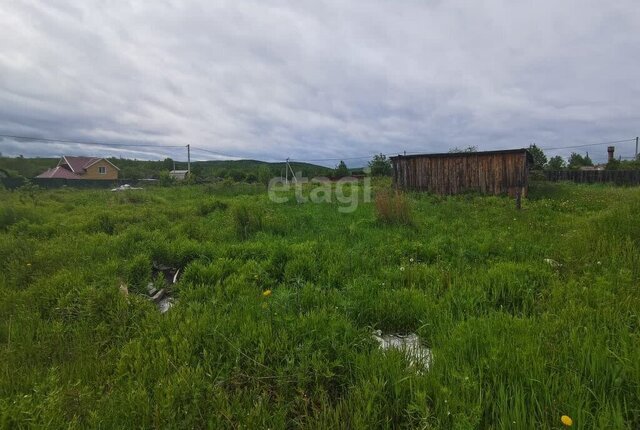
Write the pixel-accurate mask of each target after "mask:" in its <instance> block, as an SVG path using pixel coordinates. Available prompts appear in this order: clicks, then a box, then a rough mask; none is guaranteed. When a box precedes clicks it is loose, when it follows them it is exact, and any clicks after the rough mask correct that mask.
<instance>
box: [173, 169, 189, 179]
mask: <svg viewBox="0 0 640 430" xmlns="http://www.w3.org/2000/svg"><path fill="white" fill-rule="evenodd" d="M188 174H189V171H188V170H171V171H170V172H169V176H170V177H172V178H173V179H175V180H176V181H184V180H185V179H186V178H187V175H188Z"/></svg>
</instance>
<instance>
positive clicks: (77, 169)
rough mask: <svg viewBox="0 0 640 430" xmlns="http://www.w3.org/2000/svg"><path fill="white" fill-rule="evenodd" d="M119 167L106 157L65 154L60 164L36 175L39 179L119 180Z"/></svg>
mask: <svg viewBox="0 0 640 430" xmlns="http://www.w3.org/2000/svg"><path fill="white" fill-rule="evenodd" d="M119 170H120V169H119V168H118V167H117V166H116V165H114V164H113V163H112V162H111V161H109V160H107V159H106V158H97V157H71V156H63V157H62V158H60V161H58V165H57V166H56V167H54V168H52V169H47V171H45V172H43V173H41V174H39V175H38V176H36V178H38V179H94V180H109V181H113V180H117V179H118V172H119Z"/></svg>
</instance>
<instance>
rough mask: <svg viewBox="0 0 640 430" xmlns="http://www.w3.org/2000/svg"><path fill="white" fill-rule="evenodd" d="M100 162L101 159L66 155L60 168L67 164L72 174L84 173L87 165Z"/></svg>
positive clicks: (61, 161)
mask: <svg viewBox="0 0 640 430" xmlns="http://www.w3.org/2000/svg"><path fill="white" fill-rule="evenodd" d="M96 160H99V158H95V157H70V156H68V155H65V156H63V157H62V159H61V160H60V162H59V163H58V166H59V165H61V164H66V165H68V166H69V168H70V169H71V171H72V172H82V171H83V170H84V169H85V168H86V166H87V165H89V164H91V163H93V162H95V161H96Z"/></svg>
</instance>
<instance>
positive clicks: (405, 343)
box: [373, 330, 432, 370]
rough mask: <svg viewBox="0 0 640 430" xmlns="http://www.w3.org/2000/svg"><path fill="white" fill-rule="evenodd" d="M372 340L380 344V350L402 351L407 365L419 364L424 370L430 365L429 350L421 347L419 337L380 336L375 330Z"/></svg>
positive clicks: (415, 335) (410, 334) (407, 335)
mask: <svg viewBox="0 0 640 430" xmlns="http://www.w3.org/2000/svg"><path fill="white" fill-rule="evenodd" d="M373 338H374V339H375V340H377V341H378V343H379V344H380V349H382V350H387V349H397V350H399V351H402V352H403V353H404V355H405V356H406V358H407V360H408V361H409V365H411V366H415V365H416V364H418V363H419V364H420V365H421V366H422V367H423V368H424V369H425V370H428V369H429V366H430V365H431V359H432V357H431V350H430V349H429V348H426V347H424V346H422V344H421V342H420V337H419V336H418V335H417V334H415V333H409V334H382V331H380V330H375V331H374V332H373Z"/></svg>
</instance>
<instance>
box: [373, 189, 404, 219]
mask: <svg viewBox="0 0 640 430" xmlns="http://www.w3.org/2000/svg"><path fill="white" fill-rule="evenodd" d="M375 209H376V218H377V219H378V221H379V222H381V223H385V224H399V225H411V224H412V223H413V219H412V216H411V204H410V202H409V199H408V198H407V196H406V195H405V194H404V193H401V192H398V191H395V192H392V191H382V192H378V193H376V197H375Z"/></svg>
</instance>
